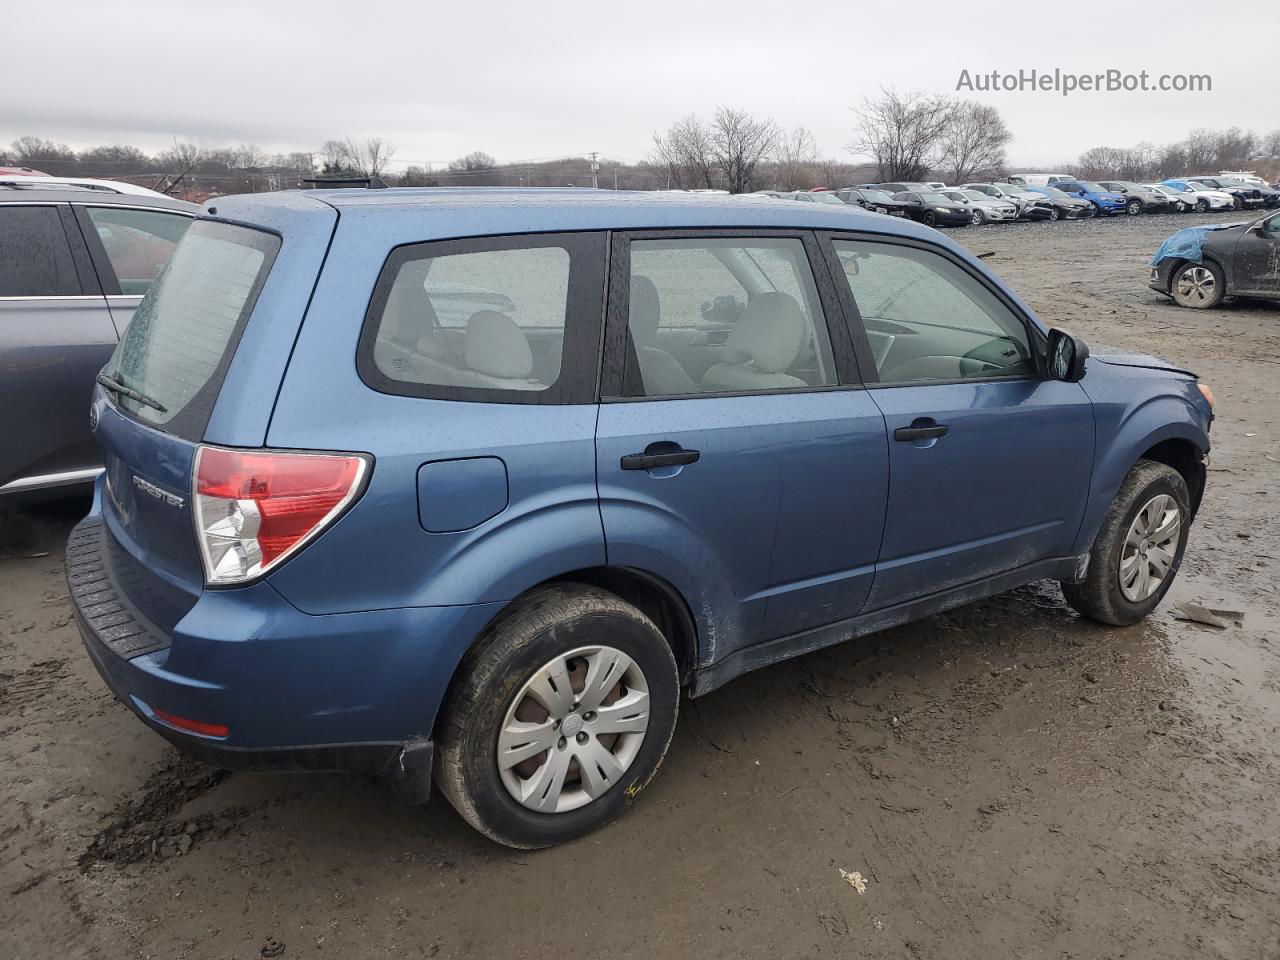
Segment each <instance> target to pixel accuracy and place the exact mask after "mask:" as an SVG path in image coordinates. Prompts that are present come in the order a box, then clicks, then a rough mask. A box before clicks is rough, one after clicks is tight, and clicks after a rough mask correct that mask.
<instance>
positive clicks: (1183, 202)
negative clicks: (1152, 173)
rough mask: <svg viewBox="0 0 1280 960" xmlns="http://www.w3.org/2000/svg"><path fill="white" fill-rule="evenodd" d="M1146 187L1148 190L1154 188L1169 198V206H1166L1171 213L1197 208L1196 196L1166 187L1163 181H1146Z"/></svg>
mask: <svg viewBox="0 0 1280 960" xmlns="http://www.w3.org/2000/svg"><path fill="white" fill-rule="evenodd" d="M1143 186H1144V187H1146V188H1147V189H1148V190H1154V191H1155V192H1156V193H1159V194H1163V195H1164V196H1165V197H1167V198H1168V199H1169V206H1167V207H1166V208H1165V210H1166V211H1168V212H1169V213H1189V212H1190V211H1192V210H1194V209H1195V208H1196V201H1195V198H1194V197H1188V196H1186V195H1185V194H1182V193H1179V192H1178V191H1176V190H1174V189H1173V188H1172V187H1166V186H1165V185H1164V184H1162V183H1144V184H1143Z"/></svg>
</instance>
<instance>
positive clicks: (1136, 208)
mask: <svg viewBox="0 0 1280 960" xmlns="http://www.w3.org/2000/svg"><path fill="white" fill-rule="evenodd" d="M1124 212H1125V213H1127V214H1129V216H1131V217H1136V216H1137V215H1138V214H1140V213H1141V212H1142V201H1141V200H1130V201H1129V202H1128V203H1126V204H1125V205H1124Z"/></svg>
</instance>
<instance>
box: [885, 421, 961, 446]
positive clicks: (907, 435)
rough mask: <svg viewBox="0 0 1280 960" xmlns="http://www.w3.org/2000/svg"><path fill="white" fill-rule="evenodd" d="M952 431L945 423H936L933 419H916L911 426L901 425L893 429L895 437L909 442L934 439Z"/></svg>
mask: <svg viewBox="0 0 1280 960" xmlns="http://www.w3.org/2000/svg"><path fill="white" fill-rule="evenodd" d="M917 424H918V425H917ZM950 432H951V428H950V427H948V426H947V425H946V424H945V423H934V422H933V421H932V420H930V421H928V422H920V421H916V423H913V424H912V425H911V426H909V427H899V428H898V429H897V430H895V431H893V439H895V440H904V441H907V442H910V441H912V440H932V439H934V438H935V437H945V436H946V435H947V434H948V433H950Z"/></svg>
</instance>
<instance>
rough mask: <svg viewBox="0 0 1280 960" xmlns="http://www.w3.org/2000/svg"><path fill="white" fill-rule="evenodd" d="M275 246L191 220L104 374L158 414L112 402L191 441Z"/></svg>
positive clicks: (256, 235) (251, 233) (255, 235)
mask: <svg viewBox="0 0 1280 960" xmlns="http://www.w3.org/2000/svg"><path fill="white" fill-rule="evenodd" d="M279 246H280V241H279V240H277V239H276V238H275V237H273V236H271V235H270V234H266V233H262V232H260V231H257V230H248V229H245V228H243V227H233V226H230V225H228V224H223V223H211V222H208V221H199V222H196V223H193V224H191V227H190V229H189V230H188V231H187V233H186V236H185V237H183V239H182V242H181V243H179V244H178V246H177V248H176V249H175V250H174V253H173V257H172V258H171V259H170V260H169V263H168V265H167V266H166V267H165V268H164V271H163V272H162V273H161V275H160V278H159V280H158V281H157V282H156V283H155V284H154V285H153V286H152V288H151V289H150V290H149V291H148V292H147V295H146V296H145V297H143V298H142V303H140V304H139V305H138V309H137V311H136V312H135V313H134V315H133V319H132V320H131V321H130V323H129V329H128V330H127V331H125V335H124V338H123V339H122V340H121V341H120V344H119V346H117V347H116V351H115V353H114V354H113V355H112V357H111V360H110V361H109V362H108V363H107V366H106V372H107V373H109V374H111V375H113V376H116V377H118V378H119V379H120V380H122V381H123V382H124V384H125V386H127V387H130V388H132V389H134V390H136V391H138V392H139V393H142V394H145V395H146V396H148V397H151V398H152V399H154V400H156V401H157V402H158V403H159V404H160V405H161V406H163V407H164V408H165V409H164V410H157V409H155V408H154V407H151V406H148V405H144V404H141V403H138V402H137V401H134V400H129V399H127V398H120V399H119V403H120V405H121V406H122V407H124V409H126V410H128V411H130V412H131V413H133V414H134V415H135V416H137V417H138V418H139V419H142V420H145V421H147V422H148V423H153V424H157V425H166V427H165V428H166V429H167V430H169V432H172V433H176V434H178V435H180V436H184V437H186V438H187V439H191V440H196V439H199V438H200V436H201V435H202V434H203V430H204V424H205V423H206V422H207V420H208V415H209V412H210V411H211V410H212V409H213V401H214V400H215V399H216V396H217V391H218V387H219V386H220V385H221V382H222V374H223V373H224V372H225V370H226V365H227V364H228V363H229V362H230V355H231V354H232V353H233V352H234V349H235V343H236V342H237V341H238V339H239V333H240V330H241V329H242V328H243V325H244V321H245V319H246V318H247V317H248V314H249V312H250V311H251V310H252V309H253V302H254V300H255V299H256V298H257V294H258V290H259V289H260V288H261V286H262V282H263V281H264V280H265V278H266V274H267V271H268V270H269V269H270V265H271V260H272V258H273V257H274V256H275V253H276V250H278V249H279Z"/></svg>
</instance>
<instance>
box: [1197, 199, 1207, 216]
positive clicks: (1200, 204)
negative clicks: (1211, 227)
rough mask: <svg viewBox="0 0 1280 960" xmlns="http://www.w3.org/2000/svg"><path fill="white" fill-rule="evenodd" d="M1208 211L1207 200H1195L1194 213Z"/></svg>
mask: <svg viewBox="0 0 1280 960" xmlns="http://www.w3.org/2000/svg"><path fill="white" fill-rule="evenodd" d="M1208 212H1209V201H1208V200H1197V201H1196V213H1208Z"/></svg>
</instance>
